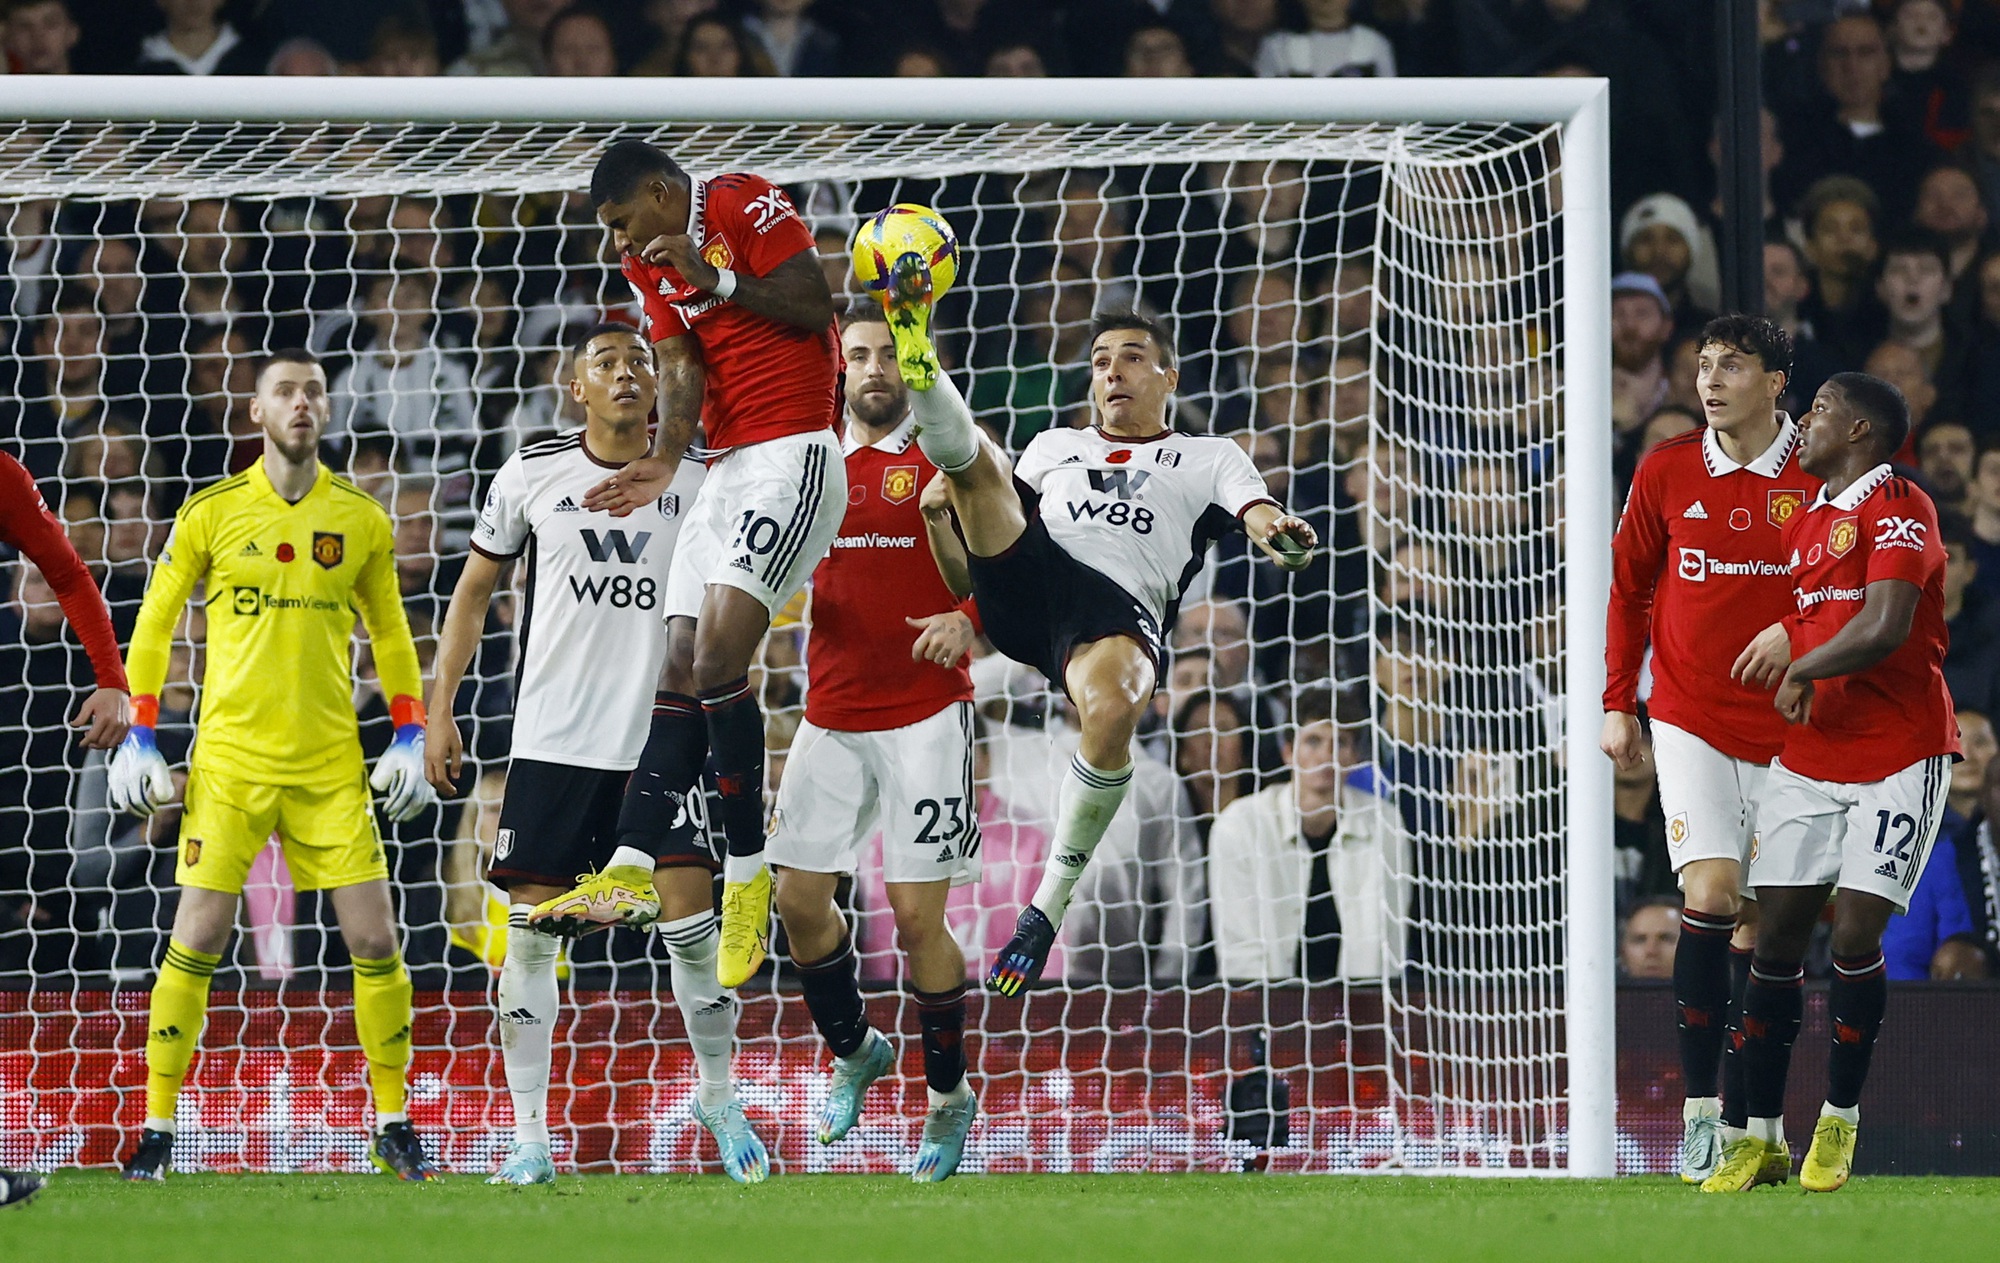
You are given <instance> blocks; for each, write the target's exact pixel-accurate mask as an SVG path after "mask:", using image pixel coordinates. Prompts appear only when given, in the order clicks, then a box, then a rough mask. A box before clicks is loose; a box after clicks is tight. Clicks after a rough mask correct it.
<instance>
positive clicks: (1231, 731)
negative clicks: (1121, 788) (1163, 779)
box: [1169, 660, 1257, 840]
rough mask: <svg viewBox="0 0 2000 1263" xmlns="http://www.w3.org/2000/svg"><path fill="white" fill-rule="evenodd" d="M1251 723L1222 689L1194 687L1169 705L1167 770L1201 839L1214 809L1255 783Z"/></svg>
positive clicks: (1245, 791) (1205, 837) (1234, 700)
mask: <svg viewBox="0 0 2000 1263" xmlns="http://www.w3.org/2000/svg"><path fill="white" fill-rule="evenodd" d="M1175 665H1176V666H1179V665H1180V662H1179V660H1176V662H1175ZM1197 665H1199V662H1198V661H1197ZM1251 723H1252V719H1251V716H1250V715H1249V714H1248V713H1246V712H1245V711H1244V710H1243V708H1242V707H1241V705H1240V704H1239V703H1238V702H1237V700H1236V698H1235V697H1234V696H1233V695H1231V694H1228V693H1213V692H1198V693H1195V694H1194V695H1193V696H1190V697H1188V698H1186V699H1185V700H1184V701H1182V702H1181V703H1180V704H1179V705H1177V706H1175V707H1174V710H1173V718H1172V726H1171V728H1170V729H1169V731H1170V734H1171V740H1170V742H1169V745H1170V747H1171V749H1172V753H1173V759H1172V764H1173V769H1174V771H1176V772H1178V773H1179V774H1180V778H1181V783H1182V785H1183V786H1185V787H1186V789H1187V796H1188V805H1189V806H1190V807H1192V808H1193V809H1194V826H1195V829H1196V831H1198V832H1199V833H1200V834H1201V836H1202V838H1203V839H1204V840H1206V839H1207V837H1208V832H1209V827H1210V826H1211V825H1212V824H1214V822H1215V817H1216V815H1217V814H1218V813H1219V812H1221V811H1222V810H1223V809H1224V808H1226V807H1228V806H1229V804H1230V803H1233V802H1235V801H1236V800H1237V799H1239V798H1241V797H1243V796H1244V795H1246V794H1248V793H1250V792H1251V791H1252V790H1254V789H1256V788H1257V765H1256V748H1257V736H1256V732H1255V730H1254V729H1253V728H1252V727H1251Z"/></svg>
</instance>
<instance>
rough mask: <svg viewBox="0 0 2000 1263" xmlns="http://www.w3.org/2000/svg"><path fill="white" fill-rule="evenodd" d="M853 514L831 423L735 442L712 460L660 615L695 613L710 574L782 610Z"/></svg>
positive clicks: (678, 544) (678, 545)
mask: <svg viewBox="0 0 2000 1263" xmlns="http://www.w3.org/2000/svg"><path fill="white" fill-rule="evenodd" d="M846 514H847V461H846V459H845V458H843V457H842V456H841V454H840V441H839V440H838V439H836V438H835V437H834V434H833V431H832V430H830V429H827V430H814V431H812V432H811V433H808V434H787V435H785V436H784V437H783V438H775V439H768V440H766V441H765V442H762V443H752V444H750V445H748V446H747V447H734V448H731V449H730V450H729V451H727V452H725V453H723V454H722V455H721V456H720V457H718V458H717V459H716V461H715V463H714V464H712V465H710V466H709V467H708V476H707V478H705V479H704V480H703V481H702V484H701V491H700V493H699V494H698V495H696V496H695V498H694V507H693V508H692V509H691V510H689V512H688V516H687V520H686V521H685V522H683V523H681V533H680V538H679V539H677V540H676V541H675V543H674V559H673V563H672V565H671V566H670V567H669V568H668V570H667V590H666V595H665V596H664V597H663V598H662V600H661V602H660V614H661V616H662V617H664V618H693V617H695V616H696V615H698V614H700V613H701V602H702V598H703V597H704V596H705V595H706V594H707V591H708V586H709V585H710V584H712V583H721V584H727V585H728V586H729V587H732V588H740V589H742V590H743V591H745V592H748V593H749V594H750V595H751V596H754V597H756V598H757V599H758V600H759V601H760V602H762V603H763V606H764V608H765V609H767V610H769V611H771V613H773V614H776V613H777V612H778V611H779V610H780V609H782V608H784V605H785V602H787V601H789V600H791V599H792V598H793V597H794V596H796V595H798V591H799V589H800V588H803V587H804V586H805V585H806V579H807V578H808V577H810V576H811V574H812V572H813V567H814V566H817V565H818V564H819V563H820V558H822V557H824V556H826V552H827V549H829V548H831V547H833V537H834V536H835V535H837V534H839V533H840V519H841V518H842V517H844V516H846Z"/></svg>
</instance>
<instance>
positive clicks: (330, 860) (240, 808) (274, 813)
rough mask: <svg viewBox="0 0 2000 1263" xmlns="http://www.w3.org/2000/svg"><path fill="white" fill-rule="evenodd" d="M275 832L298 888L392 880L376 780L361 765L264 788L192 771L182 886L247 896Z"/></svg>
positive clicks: (178, 871)
mask: <svg viewBox="0 0 2000 1263" xmlns="http://www.w3.org/2000/svg"><path fill="white" fill-rule="evenodd" d="M273 833H276V834H277V835H278V838H279V841H280V843H281V844H282V845H283V847H284V852H285V865H286V867H288V868H290V869H291V871H292V886H293V888H294V889H297V890H333V889H337V888H339V887H341V886H357V885H360V884H361V883H362V882H365V881H377V880H381V879H384V878H387V877H388V876H389V865H388V861H387V859H386V858H385V856H384V855H383V853H382V834H381V832H380V831H379V830H378V829H377V828H376V827H375V805H374V802H373V801H372V799H371V798H370V796H369V791H368V774H367V771H366V770H365V769H364V768H362V767H361V766H360V762H359V760H357V761H356V762H355V763H353V764H350V765H347V766H345V767H341V768H340V769H339V770H338V771H337V772H336V773H335V774H332V775H329V776H328V777H327V778H326V779H324V780H320V781H316V782H313V783H310V784H306V785H263V784H259V783H257V782H255V781H245V780H238V779H237V778H235V777H233V776H223V775H218V774H217V773H215V772H213V771H209V770H205V769H201V768H195V769H192V770H191V771H189V773H188V784H187V810H186V812H185V814H184V815H183V816H182V818H181V850H180V857H179V859H178V860H177V861H176V863H175V865H174V880H175V881H177V882H179V883H180V884H181V885H183V886H195V887H199V888H200V889H202V890H219V891H221V892H223V893H224V894H231V895H234V894H241V893H242V892H243V883H244V882H245V880H247V879H248V878H249V876H250V865H251V864H252V863H253V862H255V860H256V858H257V853H258V852H259V851H262V850H263V849H264V846H265V844H266V843H268V842H269V841H270V838H271V835H272V834H273Z"/></svg>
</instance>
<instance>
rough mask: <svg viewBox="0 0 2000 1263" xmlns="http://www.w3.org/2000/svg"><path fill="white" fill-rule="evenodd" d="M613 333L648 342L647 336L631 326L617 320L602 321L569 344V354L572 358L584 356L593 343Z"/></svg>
mask: <svg viewBox="0 0 2000 1263" xmlns="http://www.w3.org/2000/svg"><path fill="white" fill-rule="evenodd" d="M613 333H616V334H622V335H624V336H625V337H628V338H637V339H639V341H641V342H644V341H646V335H645V334H643V333H641V332H639V330H637V329H636V328H634V327H632V326H631V325H628V324H624V323H622V322H620V321H617V320H600V321H598V322H597V323H596V324H593V325H591V326H590V327H589V328H587V329H585V330H584V331H583V332H582V333H580V334H578V335H577V336H576V339H575V340H574V341H573V342H571V343H570V344H569V353H570V355H571V356H572V357H574V356H578V355H582V354H583V353H584V350H585V349H586V348H587V347H589V346H590V344H591V343H592V342H594V341H596V340H597V339H598V338H601V337H604V336H606V335H607V334H613Z"/></svg>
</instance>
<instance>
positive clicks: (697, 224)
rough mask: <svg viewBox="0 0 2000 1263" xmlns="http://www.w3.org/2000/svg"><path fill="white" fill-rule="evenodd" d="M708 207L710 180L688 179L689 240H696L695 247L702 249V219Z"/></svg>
mask: <svg viewBox="0 0 2000 1263" xmlns="http://www.w3.org/2000/svg"><path fill="white" fill-rule="evenodd" d="M707 209H708V181H707V180H695V179H690V180H689V181H688V226H687V235H688V240H689V241H692V242H694V245H695V249H697V250H699V249H701V221H702V216H703V213H704V212H705V211H706V210H707Z"/></svg>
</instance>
